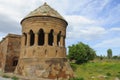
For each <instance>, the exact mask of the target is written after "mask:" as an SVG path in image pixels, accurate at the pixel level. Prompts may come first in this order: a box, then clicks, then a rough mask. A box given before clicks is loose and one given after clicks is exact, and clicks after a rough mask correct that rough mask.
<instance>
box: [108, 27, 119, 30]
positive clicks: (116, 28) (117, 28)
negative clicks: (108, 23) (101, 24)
mask: <svg viewBox="0 0 120 80" xmlns="http://www.w3.org/2000/svg"><path fill="white" fill-rule="evenodd" d="M110 31H120V27H115V28H111V29H110Z"/></svg>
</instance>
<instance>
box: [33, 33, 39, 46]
mask: <svg viewBox="0 0 120 80" xmlns="http://www.w3.org/2000/svg"><path fill="white" fill-rule="evenodd" d="M34 41H35V43H34V45H35V46H37V45H38V33H35V38H34Z"/></svg>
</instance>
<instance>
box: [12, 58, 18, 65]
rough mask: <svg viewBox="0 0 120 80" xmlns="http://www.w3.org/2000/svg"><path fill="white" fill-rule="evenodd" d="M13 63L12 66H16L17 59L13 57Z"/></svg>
mask: <svg viewBox="0 0 120 80" xmlns="http://www.w3.org/2000/svg"><path fill="white" fill-rule="evenodd" d="M12 60H13V61H12V62H13V64H12V65H13V66H17V64H18V57H14V58H13V59H12Z"/></svg>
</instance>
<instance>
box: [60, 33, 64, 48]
mask: <svg viewBox="0 0 120 80" xmlns="http://www.w3.org/2000/svg"><path fill="white" fill-rule="evenodd" d="M60 43H61V47H64V36H63V35H61V38H60Z"/></svg>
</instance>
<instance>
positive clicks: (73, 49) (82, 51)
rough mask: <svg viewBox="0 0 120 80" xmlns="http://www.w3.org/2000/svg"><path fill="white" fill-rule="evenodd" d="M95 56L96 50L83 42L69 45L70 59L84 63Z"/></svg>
mask: <svg viewBox="0 0 120 80" xmlns="http://www.w3.org/2000/svg"><path fill="white" fill-rule="evenodd" d="M95 56H96V53H95V51H94V50H93V49H92V48H90V47H89V46H88V45H86V44H84V43H82V42H79V43H78V44H75V45H72V46H69V54H68V58H69V59H70V60H75V61H76V63H84V62H87V61H89V60H93V59H94V58H95Z"/></svg>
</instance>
